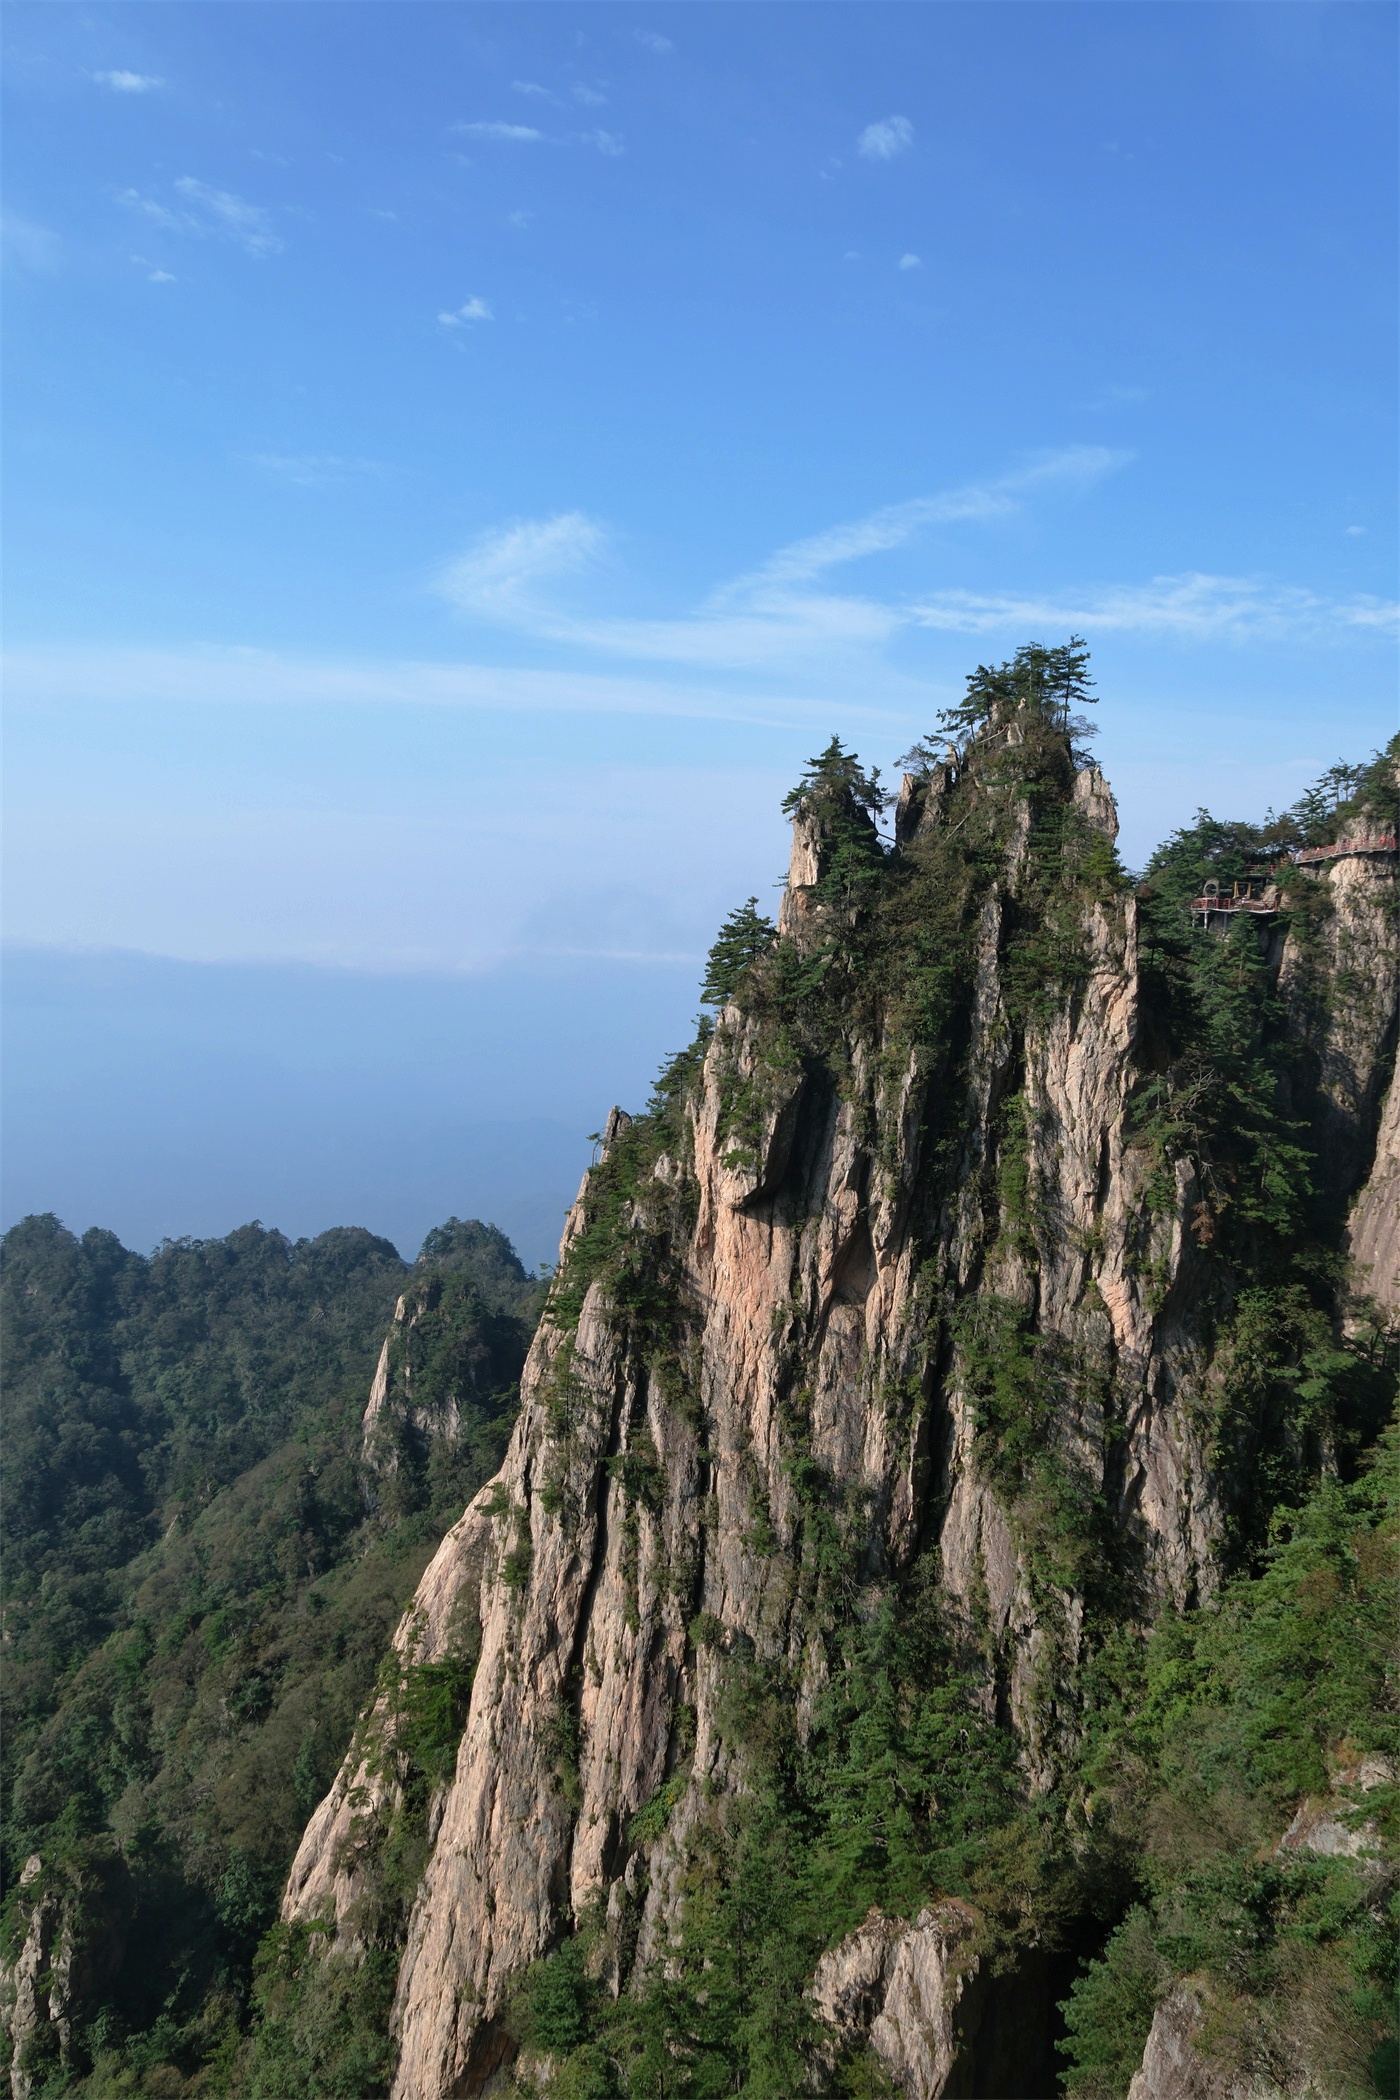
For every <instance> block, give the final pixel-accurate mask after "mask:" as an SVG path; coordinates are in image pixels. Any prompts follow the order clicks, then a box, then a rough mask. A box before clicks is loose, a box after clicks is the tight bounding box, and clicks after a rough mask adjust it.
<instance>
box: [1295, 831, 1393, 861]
mask: <svg viewBox="0 0 1400 2100" xmlns="http://www.w3.org/2000/svg"><path fill="white" fill-rule="evenodd" d="M1396 850H1397V842H1396V837H1395V833H1394V832H1393V831H1383V832H1379V833H1378V834H1377V835H1376V836H1375V837H1374V838H1365V839H1337V840H1335V841H1334V842H1333V844H1332V845H1330V846H1300V847H1299V849H1298V851H1297V852H1296V853H1295V854H1294V855H1293V856H1292V857H1293V860H1294V861H1295V863H1297V864H1298V865H1299V866H1306V865H1307V864H1308V863H1309V862H1312V861H1319V860H1341V859H1342V858H1343V856H1344V855H1346V854H1348V853H1394V852H1395V851H1396Z"/></svg>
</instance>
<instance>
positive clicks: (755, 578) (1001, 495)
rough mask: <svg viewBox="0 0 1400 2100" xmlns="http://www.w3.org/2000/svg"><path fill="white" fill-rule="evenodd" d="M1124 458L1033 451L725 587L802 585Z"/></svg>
mask: <svg viewBox="0 0 1400 2100" xmlns="http://www.w3.org/2000/svg"><path fill="white" fill-rule="evenodd" d="M1130 458H1131V454H1130V453H1127V452H1114V451H1111V450H1110V449H1109V448H1108V447H1107V446H1106V445H1065V446H1062V447H1061V448H1060V449H1059V450H1058V451H1053V452H1042V453H1037V454H1035V455H1034V456H1033V457H1032V458H1031V459H1030V460H1029V461H1027V463H1026V464H1025V465H1024V466H1022V467H1018V468H1016V469H1015V470H1014V471H1013V472H1011V473H1009V474H1002V475H999V476H997V477H996V478H994V479H993V480H991V481H975V482H967V483H965V484H964V485H963V486H962V487H960V488H954V489H943V490H941V491H940V492H939V493H938V494H937V495H934V496H914V497H911V498H910V500H909V501H908V502H907V503H891V504H887V505H886V506H885V508H884V509H882V510H876V511H871V512H870V514H869V515H868V516H867V517H864V518H856V519H853V520H852V521H851V522H850V523H849V524H845V525H833V526H830V527H829V528H828V529H827V531H825V532H819V533H815V534H813V535H812V537H811V538H809V539H804V540H795V541H794V542H793V543H792V545H791V546H789V547H783V548H780V549H779V551H778V552H777V553H776V554H775V555H773V556H772V557H771V559H770V560H769V561H767V562H765V563H764V565H763V567H762V568H761V569H759V570H757V571H755V572H754V574H753V575H751V576H746V577H741V578H740V579H739V581H738V582H737V583H736V584H731V585H729V586H728V589H729V590H731V591H733V590H740V591H751V590H752V589H753V588H754V587H755V586H756V585H760V584H782V583H793V582H798V581H808V580H810V579H811V578H813V577H815V576H818V575H820V574H821V573H822V571H823V570H825V569H829V568H833V567H834V566H836V564H838V563H840V562H847V561H857V560H859V559H860V558H861V557H862V556H863V555H867V554H884V553H887V552H888V551H889V550H890V549H891V548H894V547H902V546H904V545H905V544H906V542H907V541H909V540H910V539H912V538H913V537H914V535H915V533H917V532H920V531H922V530H923V529H924V528H925V527H926V526H930V525H962V524H971V523H983V522H987V521H990V520H992V519H996V518H1006V517H1010V516H1011V515H1012V514H1013V513H1014V512H1015V511H1016V510H1017V509H1019V507H1020V504H1021V500H1022V498H1023V497H1024V496H1025V495H1026V494H1027V493H1028V492H1029V491H1030V490H1032V489H1035V488H1040V487H1046V486H1050V485H1053V484H1054V483H1057V482H1058V483H1061V484H1065V485H1069V486H1077V487H1081V488H1083V487H1087V486H1089V485H1091V484H1092V483H1093V482H1095V481H1099V480H1101V479H1102V478H1103V476H1104V475H1106V474H1111V473H1113V472H1114V471H1115V470H1116V469H1117V468H1119V467H1122V466H1126V465H1127V463H1128V461H1129V459H1130Z"/></svg>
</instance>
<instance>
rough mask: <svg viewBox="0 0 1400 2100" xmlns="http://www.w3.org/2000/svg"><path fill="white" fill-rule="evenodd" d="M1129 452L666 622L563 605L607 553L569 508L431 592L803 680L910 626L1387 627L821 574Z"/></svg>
mask: <svg viewBox="0 0 1400 2100" xmlns="http://www.w3.org/2000/svg"><path fill="white" fill-rule="evenodd" d="M1129 457H1130V455H1128V454H1126V453H1121V452H1113V451H1110V450H1109V449H1108V448H1107V447H1103V446H1090V445H1075V446H1069V447H1066V448H1063V449H1061V450H1059V451H1055V452H1047V453H1043V454H1041V455H1039V456H1037V457H1035V458H1032V459H1031V460H1029V461H1028V462H1027V463H1026V464H1025V465H1023V466H1021V467H1019V468H1017V469H1016V470H1015V471H1013V472H1011V473H1008V474H1004V475H1001V476H998V477H996V478H995V479H992V480H989V481H985V482H974V483H968V484H965V485H963V486H961V487H958V488H953V489H946V490H942V491H940V492H939V493H937V494H935V495H931V496H921V497H915V498H913V499H911V500H910V501H908V502H905V503H898V504H891V505H887V506H886V507H885V508H884V509H881V510H878V511H873V512H871V513H870V514H869V515H868V516H866V517H864V518H857V519H853V520H851V521H849V522H848V523H845V524H842V525H836V526H832V527H830V528H829V529H828V530H827V531H825V532H820V533H816V534H813V535H811V536H810V537H808V538H806V539H803V540H798V541H794V542H793V543H792V544H790V545H789V546H786V547H782V548H779V549H778V550H777V552H776V553H774V554H773V555H772V556H770V558H769V559H768V560H767V561H766V562H764V563H763V564H762V565H761V567H759V568H758V569H755V570H752V571H750V572H749V573H747V574H745V575H742V576H739V577H736V578H734V579H733V580H732V581H730V582H728V583H726V584H724V585H722V586H721V587H720V588H719V589H717V590H715V591H713V592H712V593H711V594H710V595H709V597H708V598H706V599H705V600H704V601H703V602H702V603H701V604H699V605H698V606H696V607H695V608H694V609H693V610H691V611H689V612H686V613H683V614H681V615H679V616H677V617H674V618H669V619H665V618H663V619H635V618H629V617H626V616H619V615H615V614H607V613H599V612H595V611H590V610H587V609H584V610H579V609H577V608H576V606H575V605H574V604H573V603H572V602H571V601H570V598H569V595H568V593H567V592H566V591H565V590H564V589H563V588H562V587H563V586H564V585H566V584H567V583H568V582H569V581H570V580H571V579H577V578H578V577H579V576H580V575H581V574H584V573H585V572H588V571H591V570H596V569H598V568H599V567H600V566H601V563H602V559H603V557H604V555H605V554H607V552H608V551H609V539H608V535H607V533H606V530H605V528H604V527H603V526H602V525H601V524H600V523H599V522H598V520H596V519H593V518H589V517H587V516H585V515H584V514H583V513H581V512H577V511H571V512H567V513H564V514H562V515H560V516H557V517H553V518H546V519H539V520H525V521H518V522H516V523H514V524H512V525H509V526H507V527H505V528H503V529H502V530H500V531H498V532H493V533H487V534H484V535H483V536H482V537H481V538H480V539H479V540H478V541H477V542H476V543H475V544H474V546H472V547H471V548H469V549H468V550H467V552H466V553H465V554H464V555H462V556H460V557H458V559H457V560H456V561H453V562H450V563H448V564H447V565H446V566H445V567H444V568H443V569H442V570H441V571H440V572H439V575H438V577H437V579H436V582H437V588H438V589H439V591H440V592H441V593H442V595H443V596H444V597H446V598H447V600H448V602H449V603H450V604H452V605H453V606H454V607H455V608H456V610H457V611H459V612H462V613H465V614H467V615H468V616H470V617H472V618H475V619H486V620H490V621H492V622H495V623H498V624H501V625H505V626H509V627H514V628H516V629H517V630H518V631H521V632H524V633H527V634H530V635H533V636H535V637H536V638H538V639H542V640H549V641H552V642H556V643H565V644H569V645H572V646H575V647H578V648H582V649H586V650H590V651H597V652H600V653H604V654H607V655H611V656H613V657H616V658H622V659H630V660H632V661H636V662H656V663H670V664H675V665H685V666H688V667H691V668H702V667H709V668H712V669H719V668H721V667H724V668H727V669H730V670H734V669H749V670H757V671H763V672H766V673H769V674H773V673H784V672H786V673H789V674H800V675H804V676H806V675H813V674H816V673H817V672H818V671H819V670H820V671H833V670H839V668H840V666H841V665H842V664H844V665H845V667H846V669H845V674H844V675H849V673H850V670H851V668H852V666H853V665H854V664H855V663H857V662H863V663H865V664H866V665H867V666H869V665H871V664H873V663H874V662H875V661H876V660H877V659H878V658H879V657H880V654H881V652H882V651H883V649H884V648H885V646H886V645H887V644H888V643H890V642H891V641H892V640H894V639H895V638H896V637H897V636H898V635H900V634H901V633H903V634H906V635H907V634H909V633H911V632H914V631H917V630H919V629H924V630H930V629H932V630H943V631H947V632H954V633H964V634H991V633H1005V634H1006V635H1007V636H1008V638H1014V637H1015V636H1016V635H1020V636H1021V637H1022V638H1024V636H1025V635H1026V634H1028V633H1031V634H1033V633H1036V632H1054V631H1065V630H1071V631H1079V632H1082V633H1085V634H1094V633H1103V632H1121V633H1128V632H1134V633H1139V634H1143V635H1148V636H1152V635H1160V636H1163V637H1170V638H1173V639H1175V640H1178V641H1187V642H1189V641H1193V640H1201V641H1206V640H1215V639H1230V638H1240V639H1245V638H1253V639H1260V640H1266V639H1271V638H1276V637H1282V636H1285V635H1290V634H1305V633H1309V632H1322V631H1324V630H1326V631H1330V632H1332V633H1334V634H1338V633H1341V632H1345V631H1348V630H1350V631H1352V632H1354V633H1358V634H1360V633H1363V632H1366V631H1375V632H1381V631H1386V632H1388V631H1389V630H1390V628H1391V627H1392V626H1393V624H1394V620H1395V609H1394V607H1392V606H1390V605H1388V604H1386V603H1384V602H1383V601H1381V600H1379V599H1373V598H1366V597H1352V598H1348V599H1334V598H1326V597H1323V596H1321V595H1319V594H1317V593H1314V592H1310V591H1307V590H1302V589H1299V588H1296V587H1292V586H1287V585H1281V584H1276V583H1273V582H1270V581H1268V580H1267V579H1249V578H1238V577H1215V576H1204V575H1190V576H1183V577H1163V578H1156V579H1153V580H1152V581H1151V582H1150V583H1147V584H1119V585H1110V586H1104V587H1101V588H1098V589H1095V590H1090V591H1080V592H1066V593H1063V594H1053V595H1052V594H1039V593H1024V594H1018V593H1014V592H1002V593H984V594H978V593H975V592H968V591H956V590H954V591H932V592H927V591H926V592H922V593H919V594H918V595H916V596H905V597H899V598H881V597H875V596H871V595H856V594H853V593H838V592H836V591H834V590H832V589H831V588H830V586H829V584H828V583H827V582H826V579H827V577H828V574H829V572H830V571H832V570H834V569H836V568H839V567H841V566H843V565H845V564H846V563H849V562H852V561H858V560H863V559H866V558H868V557H870V556H872V555H878V554H882V553H887V552H890V551H892V550H893V549H896V548H899V547H903V546H906V545H908V544H909V543H910V542H911V541H912V540H913V539H914V538H915V536H916V535H917V534H919V533H920V532H923V531H926V530H929V529H931V528H936V527H943V528H949V527H954V526H960V525H968V524H984V525H985V524H994V523H996V522H998V521H1002V520H1005V519H1008V518H1010V517H1013V516H1015V515H1016V514H1017V513H1018V512H1020V511H1022V510H1023V509H1024V508H1025V506H1026V504H1027V502H1028V501H1030V500H1031V499H1032V498H1033V497H1034V496H1035V495H1036V494H1038V493H1042V492H1048V491H1050V490H1052V489H1053V488H1056V487H1059V488H1062V489H1070V488H1074V487H1080V488H1084V487H1088V486H1091V485H1092V484H1093V483H1094V482H1095V481H1097V480H1098V479H1100V478H1101V477H1102V476H1104V475H1106V474H1108V473H1111V472H1113V471H1114V470H1115V469H1116V468H1117V467H1119V466H1121V465H1122V464H1123V463H1124V462H1125V461H1126V460H1127V459H1128V458H1129ZM881 675H882V676H885V675H886V672H885V670H884V669H882V673H881Z"/></svg>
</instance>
